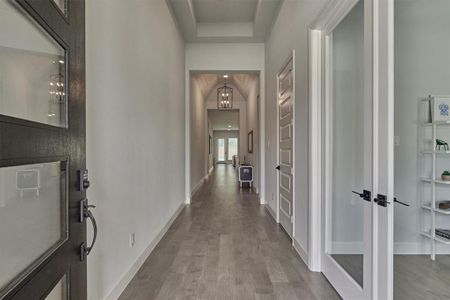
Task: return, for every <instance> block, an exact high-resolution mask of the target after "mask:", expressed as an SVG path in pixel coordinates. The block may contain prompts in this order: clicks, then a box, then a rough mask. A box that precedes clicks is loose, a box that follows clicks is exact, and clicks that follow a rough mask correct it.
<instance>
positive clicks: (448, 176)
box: [441, 171, 450, 181]
mask: <svg viewBox="0 0 450 300" xmlns="http://www.w3.org/2000/svg"><path fill="white" fill-rule="evenodd" d="M441 178H442V180H443V181H450V171H444V172H442V175H441Z"/></svg>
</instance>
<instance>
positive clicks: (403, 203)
mask: <svg viewBox="0 0 450 300" xmlns="http://www.w3.org/2000/svg"><path fill="white" fill-rule="evenodd" d="M394 202H395V203H398V204H401V205H404V206H408V207H409V204H408V203H405V202H402V201H398V200H397V198H395V197H394Z"/></svg>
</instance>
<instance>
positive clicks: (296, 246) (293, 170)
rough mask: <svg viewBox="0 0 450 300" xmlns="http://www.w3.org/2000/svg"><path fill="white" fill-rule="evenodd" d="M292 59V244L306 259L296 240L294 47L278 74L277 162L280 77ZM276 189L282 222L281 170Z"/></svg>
mask: <svg viewBox="0 0 450 300" xmlns="http://www.w3.org/2000/svg"><path fill="white" fill-rule="evenodd" d="M291 61H292V222H291V226H292V228H291V230H292V237H291V238H292V245H293V246H294V247H295V249H296V250H297V251H298V252H299V254H300V255H301V256H302V259H303V260H305V257H306V253H304V252H305V251H304V250H303V249H302V247H301V246H300V245H299V244H298V243H296V242H295V196H296V195H295V178H296V177H295V173H296V172H295V170H296V168H295V50H294V49H292V50H291V51H290V52H289V54H288V55H287V58H286V59H285V60H284V61H283V64H282V65H281V67H280V68H279V70H278V72H277V75H276V83H277V88H276V91H277V100H276V102H277V103H276V104H277V105H276V106H277V109H276V111H277V122H276V126H277V127H276V139H277V144H276V149H277V153H276V158H277V160H276V163H277V165H280V143H279V141H280V117H279V116H280V107H279V105H278V95H279V93H280V91H279V87H280V85H279V82H278V78H279V76H280V74H281V73H282V72H283V70H284V68H285V67H286V66H287V65H288V64H289V63H290V62H291ZM275 191H276V193H277V195H276V207H277V211H276V212H275V214H276V222H277V223H278V224H280V174H279V171H276V188H275Z"/></svg>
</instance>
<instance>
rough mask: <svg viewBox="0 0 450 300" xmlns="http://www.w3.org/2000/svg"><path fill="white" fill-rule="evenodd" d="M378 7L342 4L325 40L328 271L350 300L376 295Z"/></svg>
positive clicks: (366, 1) (367, 2) (364, 1)
mask: <svg viewBox="0 0 450 300" xmlns="http://www.w3.org/2000/svg"><path fill="white" fill-rule="evenodd" d="M372 11H373V10H372V0H359V1H356V0H355V1H343V2H342V5H341V7H340V14H341V15H338V16H336V17H335V18H334V20H335V24H334V25H333V26H332V28H329V29H328V31H327V32H326V34H325V37H324V43H325V46H326V47H325V48H326V50H325V52H326V53H325V57H326V64H325V74H326V88H325V89H326V91H325V95H326V96H325V102H324V110H323V120H324V141H323V147H324V172H323V182H324V188H325V193H324V199H323V208H324V209H323V215H322V220H323V243H322V244H323V250H322V271H323V273H324V274H325V276H326V277H327V278H328V280H329V281H330V283H331V284H332V285H333V286H334V287H335V288H336V290H337V291H338V292H339V294H340V295H341V296H342V297H343V299H350V300H351V299H354V300H363V299H371V298H372V292H373V289H372V288H373V282H372V278H373V277H372V276H373V267H372V263H373V261H372V259H373V255H372V253H373V251H372V247H373V233H372V220H373V218H372V214H373V209H374V204H373V202H372V200H373V195H372V193H371V191H373V178H374V171H375V169H374V168H373V163H374V151H373V139H374V134H373V128H374V126H373V125H374V124H373V122H374V121H373V120H374V118H373V114H374V109H373V106H374V98H373V93H372V70H373V68H372V27H373V26H372Z"/></svg>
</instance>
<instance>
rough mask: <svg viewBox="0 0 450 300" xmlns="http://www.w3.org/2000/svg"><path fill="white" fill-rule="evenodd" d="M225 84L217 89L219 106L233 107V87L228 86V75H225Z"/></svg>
mask: <svg viewBox="0 0 450 300" xmlns="http://www.w3.org/2000/svg"><path fill="white" fill-rule="evenodd" d="M223 78H224V85H223V86H222V87H219V88H218V89H217V108H218V109H232V108H233V88H231V87H229V86H227V78H228V75H224V76H223Z"/></svg>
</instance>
